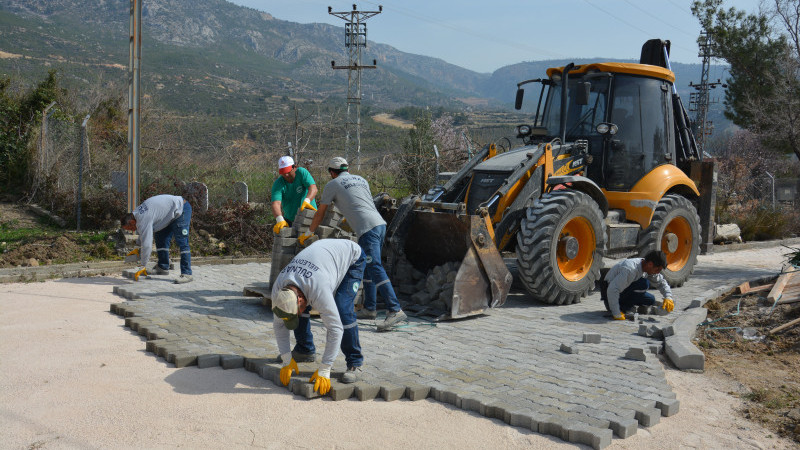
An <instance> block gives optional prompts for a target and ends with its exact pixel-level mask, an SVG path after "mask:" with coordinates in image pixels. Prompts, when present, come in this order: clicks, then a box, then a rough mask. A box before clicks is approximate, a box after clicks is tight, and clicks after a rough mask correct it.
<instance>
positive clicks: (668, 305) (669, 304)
mask: <svg viewBox="0 0 800 450" xmlns="http://www.w3.org/2000/svg"><path fill="white" fill-rule="evenodd" d="M661 307H662V308H664V311H666V312H668V313H670V312H672V310H673V309H674V308H675V302H673V301H672V299H671V298H665V299H664V304H663V305H661Z"/></svg>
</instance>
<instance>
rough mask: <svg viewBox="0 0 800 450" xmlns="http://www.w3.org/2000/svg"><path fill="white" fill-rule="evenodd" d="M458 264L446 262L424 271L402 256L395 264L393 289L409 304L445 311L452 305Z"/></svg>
mask: <svg viewBox="0 0 800 450" xmlns="http://www.w3.org/2000/svg"><path fill="white" fill-rule="evenodd" d="M459 266H460V263H458V262H448V263H445V264H442V265H439V266H435V267H434V268H432V269H431V270H429V271H428V272H427V273H425V272H421V271H419V270H417V269H416V268H414V266H413V265H412V264H411V263H410V262H408V260H407V259H406V258H405V257H403V258H400V259H399V260H398V262H397V264H396V265H395V268H394V278H393V279H392V283H393V284H394V285H395V291H396V292H397V293H398V294H400V295H401V297H403V299H404V300H406V301H408V302H409V303H410V304H411V305H418V306H422V307H428V308H429V309H432V310H438V311H444V312H447V311H450V309H451V307H452V303H453V285H454V282H455V279H456V274H457V273H458V268H459ZM420 310H421V309H420Z"/></svg>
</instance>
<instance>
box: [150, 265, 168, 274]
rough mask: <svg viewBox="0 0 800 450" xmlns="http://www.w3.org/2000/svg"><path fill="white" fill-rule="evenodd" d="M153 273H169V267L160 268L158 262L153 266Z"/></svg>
mask: <svg viewBox="0 0 800 450" xmlns="http://www.w3.org/2000/svg"><path fill="white" fill-rule="evenodd" d="M153 275H169V269H162V268H161V267H160V266H159V265H158V264H156V266H155V267H153Z"/></svg>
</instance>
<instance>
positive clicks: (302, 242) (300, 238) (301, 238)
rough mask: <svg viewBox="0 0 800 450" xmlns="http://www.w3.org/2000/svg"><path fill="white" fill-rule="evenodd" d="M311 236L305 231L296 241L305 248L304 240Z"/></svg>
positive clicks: (310, 233)
mask: <svg viewBox="0 0 800 450" xmlns="http://www.w3.org/2000/svg"><path fill="white" fill-rule="evenodd" d="M313 235H314V234H313V233H312V232H310V231H306V232H305V233H303V234H301V235H300V236H298V237H297V241H298V242H300V245H302V246H303V247H305V246H306V239H308V238H310V237H311V236H313Z"/></svg>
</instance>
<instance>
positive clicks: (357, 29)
mask: <svg viewBox="0 0 800 450" xmlns="http://www.w3.org/2000/svg"><path fill="white" fill-rule="evenodd" d="M382 11H383V6H381V5H378V10H377V11H358V9H357V8H356V5H355V4H354V5H353V10H352V11H343V12H334V11H333V8H331V7H330V6H328V14H330V15H332V16H336V17H338V18H340V19H342V20H344V21H345V24H344V46H345V49H346V50H347V56H348V62H347V65H346V66H337V65H336V61H331V67H332V68H333V69H347V121H346V126H345V128H346V133H347V134H346V139H345V159H348V160H349V159H350V150H352V149H355V154H356V167H357V168H358V169H360V168H361V70H362V69H374V68H376V67H377V61H375V60H374V59H373V60H372V65H371V66H364V65H362V64H361V48H362V47H363V48H366V47H367V24H366V21H367V19H369V18H370V17H373V16H376V15H378V14H380V13H381V12H382ZM351 107H353V108H354V109H355V120H353V118H351V116H350V114H351V112H350V110H351ZM351 133H354V134H355V143H354V142H353V141H352V139H351V137H350V135H351Z"/></svg>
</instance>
